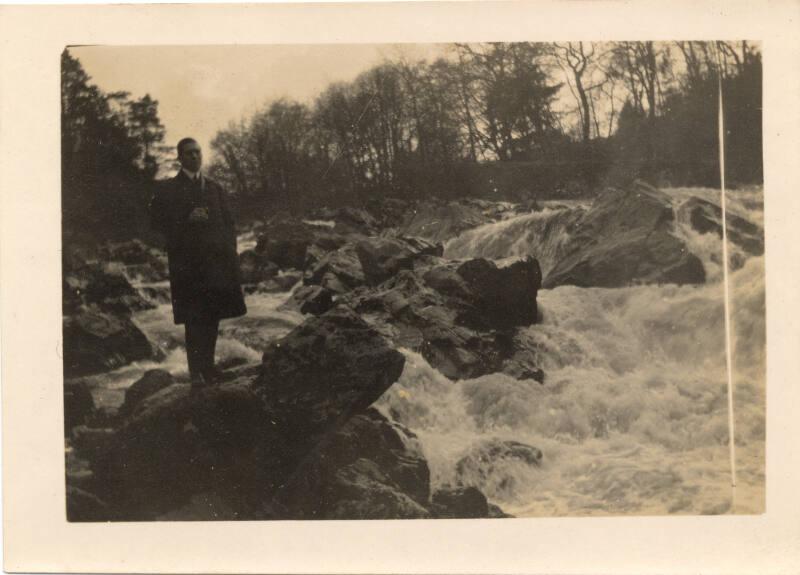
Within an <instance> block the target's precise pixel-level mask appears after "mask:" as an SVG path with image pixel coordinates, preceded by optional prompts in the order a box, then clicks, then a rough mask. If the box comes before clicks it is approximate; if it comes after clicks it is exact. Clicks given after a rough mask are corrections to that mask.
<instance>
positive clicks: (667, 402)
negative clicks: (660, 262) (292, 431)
mask: <svg viewBox="0 0 800 575" xmlns="http://www.w3.org/2000/svg"><path fill="white" fill-rule="evenodd" d="M759 280H762V281H759ZM720 287H721V286H720V285H719V284H716V285H706V286H700V287H691V286H684V287H676V286H663V287H653V286H650V287H631V288H622V289H613V290H612V289H600V288H595V289H589V290H586V289H581V288H574V287H561V288H557V289H554V290H549V291H543V292H540V302H541V306H542V308H543V310H544V314H545V315H544V317H545V320H544V322H543V323H542V324H541V325H537V326H532V327H530V328H528V329H527V330H526V332H525V334H524V337H525V338H527V339H528V341H529V342H530V344H531V345H536V346H537V347H538V348H539V349H540V350H541V351H542V353H541V356H542V357H543V359H544V365H543V367H544V369H545V373H546V374H547V376H546V380H545V384H544V385H541V384H539V383H537V382H535V381H533V380H523V381H517V380H514V379H512V378H510V377H508V376H505V375H503V374H492V375H487V376H483V377H480V378H477V379H473V380H466V381H460V382H456V383H454V382H452V381H449V380H447V379H446V378H445V377H443V376H442V375H441V374H439V373H438V372H437V371H436V370H434V369H433V368H432V367H431V366H430V365H428V363H427V362H426V361H425V360H424V359H423V358H422V357H421V356H420V355H419V354H416V353H414V352H410V351H405V352H404V353H405V355H406V359H407V363H406V367H405V370H404V372H403V375H402V377H401V379H400V381H399V382H398V383H397V384H395V385H394V386H393V387H392V388H391V389H390V390H389V391H388V392H387V393H386V394H385V395H384V396H383V397H382V398H381V400H380V401H379V402H378V406H379V407H380V408H381V409H382V410H383V411H384V412H386V413H387V414H389V415H390V416H391V417H393V418H395V419H396V420H398V421H400V422H402V423H404V424H405V425H407V426H408V427H410V428H411V429H412V430H413V431H414V432H415V433H417V434H418V435H419V436H420V440H421V443H422V445H423V448H424V450H425V452H426V456H427V458H428V461H429V464H430V466H431V472H432V480H433V482H434V484H435V485H437V486H438V485H458V484H462V485H475V486H477V487H478V488H480V489H481V490H483V491H484V493H486V495H487V497H488V498H489V499H490V501H493V502H495V503H498V504H500V505H501V506H502V507H503V509H505V510H506V511H509V512H511V513H512V514H515V515H520V516H534V515H583V514H612V513H648V514H660V513H678V512H680V513H694V514H696V513H722V512H727V511H731V509H730V486H729V481H730V476H729V460H728V447H727V441H728V428H727V395H726V371H725V355H724V353H725V346H724V340H723V330H722V325H723V315H722V313H723V311H722V299H721V294H720V291H719V290H720ZM733 297H734V302H735V308H734V309H735V314H734V318H733V322H734V327H735V329H736V336H737V338H736V378H735V386H736V387H735V390H736V393H735V398H736V405H735V410H736V445H737V455H738V460H739V486H738V488H737V505H736V508H735V509H734V510H733V511H735V512H738V513H747V512H759V511H761V510H763V499H764V491H763V489H764V485H763V479H764V475H763V473H764V467H763V466H764V451H763V449H764V446H763V441H764V434H765V429H764V396H765V389H764V343H765V342H764V323H763V318H764V288H763V260H762V259H761V258H759V259H757V260H753V261H751V262H749V263H748V264H747V266H746V267H745V268H743V269H742V270H740V271H739V272H737V273H736V277H735V278H734V296H733ZM509 441H513V442H519V443H522V444H526V445H530V446H533V447H536V448H538V449H540V450H542V452H543V453H544V456H543V458H542V460H541V461H540V462H532V461H530V460H525V459H524V458H522V459H521V458H519V457H513V456H509V455H507V454H506V455H504V454H502V453H501V454H500V455H498V454H497V453H496V451H497V450H495V452H494V453H493V452H492V451H491V450H490V449H487V448H486V447H485V446H486V445H496V444H498V443H501V444H502V443H503V442H505V443H507V442H509Z"/></svg>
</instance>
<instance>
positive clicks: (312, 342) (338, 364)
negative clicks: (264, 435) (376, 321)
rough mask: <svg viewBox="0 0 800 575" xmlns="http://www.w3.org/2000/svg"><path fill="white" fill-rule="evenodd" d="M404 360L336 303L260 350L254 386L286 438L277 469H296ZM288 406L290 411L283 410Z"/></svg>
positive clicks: (363, 405) (368, 400) (385, 385)
mask: <svg viewBox="0 0 800 575" xmlns="http://www.w3.org/2000/svg"><path fill="white" fill-rule="evenodd" d="M404 363H405V359H404V357H403V355H402V354H401V353H399V352H397V351H395V350H394V349H392V348H390V347H389V346H388V345H387V343H386V341H385V340H384V339H383V338H382V337H381V336H380V335H379V334H378V333H377V332H376V331H375V330H374V329H372V328H371V327H369V325H367V324H366V323H365V322H364V320H362V319H361V318H360V317H359V316H358V315H357V314H356V313H354V312H353V311H352V310H350V309H348V308H347V307H343V306H337V307H335V308H333V309H332V310H330V311H328V312H327V313H325V314H323V315H321V316H319V317H312V318H310V319H308V320H307V321H306V322H304V323H303V324H301V325H299V326H298V327H296V328H295V329H294V330H293V331H292V332H290V333H289V334H288V335H287V336H286V337H285V338H283V339H281V340H279V341H276V342H274V343H273V344H272V345H270V346H269V347H268V348H267V349H266V351H265V352H264V357H263V366H264V367H263V370H262V372H261V374H260V375H259V377H258V379H257V380H256V382H255V384H254V389H255V392H256V394H258V396H259V397H260V398H261V399H262V400H263V403H264V405H265V406H267V411H268V413H269V419H270V421H271V422H272V424H273V425H274V426H275V427H276V428H278V429H280V430H281V433H282V435H283V436H284V437H285V439H284V442H283V444H282V448H283V449H284V450H285V454H286V455H285V457H283V458H282V459H283V461H281V464H280V465H279V467H287V468H294V466H295V464H296V463H297V462H299V459H298V454H303V455H304V454H306V453H307V452H308V451H309V450H310V449H311V447H313V445H314V444H315V443H316V441H315V439H316V440H318V439H319V435H317V434H318V432H319V431H318V430H320V429H323V430H324V431H325V433H327V432H330V431H335V430H336V429H338V428H339V427H341V425H343V424H344V423H345V422H346V421H347V420H349V419H350V418H351V417H352V416H353V415H355V414H356V413H358V412H359V411H363V410H364V409H366V408H367V407H369V406H370V405H371V404H372V403H373V402H374V401H375V400H377V399H378V398H379V397H380V396H381V395H382V394H383V392H384V391H386V389H388V388H389V386H390V385H391V384H392V383H394V382H395V381H396V380H397V379H398V378H399V377H400V374H401V373H402V370H403V365H404ZM287 407H288V409H287Z"/></svg>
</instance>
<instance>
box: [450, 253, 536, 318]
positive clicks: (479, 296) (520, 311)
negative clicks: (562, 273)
mask: <svg viewBox="0 0 800 575" xmlns="http://www.w3.org/2000/svg"><path fill="white" fill-rule="evenodd" d="M457 272H458V274H459V275H460V276H461V277H462V278H464V280H465V281H466V283H467V285H468V287H469V289H470V290H471V291H472V293H474V294H475V296H476V297H475V305H474V308H473V309H472V310H470V312H471V313H469V314H468V321H469V322H470V323H475V324H478V325H481V324H483V325H486V326H488V327H493V328H497V329H506V328H509V327H515V326H521V325H531V324H533V323H536V320H537V315H538V308H537V305H536V296H537V294H538V291H539V288H541V286H542V272H541V269H540V268H539V262H538V261H536V260H535V259H533V258H528V259H527V260H524V261H517V262H514V263H513V264H511V265H510V266H507V267H504V268H498V267H497V266H496V265H495V264H494V263H493V262H490V261H488V260H485V259H474V260H470V261H468V262H465V263H463V264H462V265H461V266H460V267H459V268H458V270H457Z"/></svg>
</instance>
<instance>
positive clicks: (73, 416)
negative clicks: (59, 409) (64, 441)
mask: <svg viewBox="0 0 800 575" xmlns="http://www.w3.org/2000/svg"><path fill="white" fill-rule="evenodd" d="M94 410H95V405H94V398H93V397H92V392H91V391H90V390H89V386H88V385H87V384H86V382H84V381H65V382H64V430H65V432H67V433H68V432H69V430H70V429H72V428H73V427H75V426H76V425H82V424H84V423H85V422H86V420H87V419H88V418H90V417H91V416H92V414H93V413H94Z"/></svg>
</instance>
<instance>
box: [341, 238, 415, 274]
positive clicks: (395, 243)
mask: <svg viewBox="0 0 800 575" xmlns="http://www.w3.org/2000/svg"><path fill="white" fill-rule="evenodd" d="M356 253H357V254H358V259H359V261H360V262H361V267H362V268H363V270H364V278H365V279H366V281H367V283H368V284H369V285H378V284H379V283H381V282H383V281H385V280H387V279H389V278H390V277H392V276H393V275H395V274H397V273H398V272H399V271H400V270H402V269H411V268H412V267H413V259H414V255H415V253H414V252H413V251H412V250H411V248H410V246H409V245H408V244H407V243H405V242H403V241H400V240H397V239H394V238H369V239H366V240H362V241H360V242H359V243H358V244H356Z"/></svg>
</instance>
